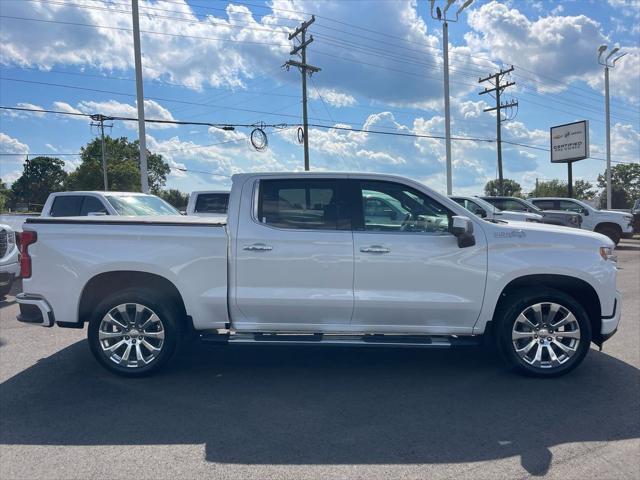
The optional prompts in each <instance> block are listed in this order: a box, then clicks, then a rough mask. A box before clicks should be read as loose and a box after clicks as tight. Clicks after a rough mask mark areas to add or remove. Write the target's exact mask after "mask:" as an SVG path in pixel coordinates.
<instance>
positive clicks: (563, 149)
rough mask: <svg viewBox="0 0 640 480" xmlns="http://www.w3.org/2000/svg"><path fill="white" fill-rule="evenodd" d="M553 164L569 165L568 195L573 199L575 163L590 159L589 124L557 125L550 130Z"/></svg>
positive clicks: (583, 122)
mask: <svg viewBox="0 0 640 480" xmlns="http://www.w3.org/2000/svg"><path fill="white" fill-rule="evenodd" d="M549 133H550V141H551V163H566V164H567V195H568V197H569V198H572V197H573V171H572V168H573V162H577V161H578V160H584V159H585V158H589V122H588V121H587V120H582V121H580V122H574V123H567V124H565V125H557V126H555V127H551V128H550V129H549Z"/></svg>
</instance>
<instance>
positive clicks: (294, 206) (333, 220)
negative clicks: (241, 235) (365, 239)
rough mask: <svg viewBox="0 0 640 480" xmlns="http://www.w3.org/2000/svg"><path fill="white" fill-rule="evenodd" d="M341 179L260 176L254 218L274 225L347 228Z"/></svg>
mask: <svg viewBox="0 0 640 480" xmlns="http://www.w3.org/2000/svg"><path fill="white" fill-rule="evenodd" d="M345 184H346V181H342V180H315V179H310V180H299V179H295V180H293V179H292V180H262V181H260V195H259V200H258V219H259V221H260V222H261V223H264V224H266V225H271V226H273V227H278V228H289V229H304V230H348V229H350V228H351V220H350V215H349V213H348V208H346V204H345V202H344V200H343V194H342V190H343V185H345Z"/></svg>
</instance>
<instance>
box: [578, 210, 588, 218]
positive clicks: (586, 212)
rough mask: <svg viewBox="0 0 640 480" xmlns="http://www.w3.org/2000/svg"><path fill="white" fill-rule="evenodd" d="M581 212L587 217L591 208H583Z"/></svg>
mask: <svg viewBox="0 0 640 480" xmlns="http://www.w3.org/2000/svg"><path fill="white" fill-rule="evenodd" d="M580 213H581V214H582V215H584V216H585V217H586V216H587V215H589V210H587V209H586V208H582V209H581V210H580Z"/></svg>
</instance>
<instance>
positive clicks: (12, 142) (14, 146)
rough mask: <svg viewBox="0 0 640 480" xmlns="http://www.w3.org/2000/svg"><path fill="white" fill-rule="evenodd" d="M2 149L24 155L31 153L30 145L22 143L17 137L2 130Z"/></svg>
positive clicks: (0, 138) (0, 139) (4, 151)
mask: <svg viewBox="0 0 640 480" xmlns="http://www.w3.org/2000/svg"><path fill="white" fill-rule="evenodd" d="M0 151H1V152H2V153H17V154H22V155H24V154H27V153H29V146H28V145H26V144H24V143H22V142H21V141H20V140H18V139H17V138H13V137H10V136H9V135H7V134H6V133H2V132H0Z"/></svg>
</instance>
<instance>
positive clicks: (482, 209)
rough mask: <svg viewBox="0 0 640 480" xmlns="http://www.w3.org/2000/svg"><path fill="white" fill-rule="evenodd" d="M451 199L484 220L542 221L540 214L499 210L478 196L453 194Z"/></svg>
mask: <svg viewBox="0 0 640 480" xmlns="http://www.w3.org/2000/svg"><path fill="white" fill-rule="evenodd" d="M449 198H451V200H453V201H454V202H456V203H457V204H459V205H462V206H463V207H464V208H466V209H467V210H469V211H470V212H471V213H473V214H474V215H477V216H479V217H481V218H484V219H486V220H513V221H519V222H538V223H542V218H543V217H542V215H538V214H537V213H529V212H512V211H510V210H500V209H499V208H498V207H496V206H494V205H491V204H490V203H489V202H487V201H485V200H483V199H481V198H479V197H465V196H460V195H453V196H451V197H449Z"/></svg>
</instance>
